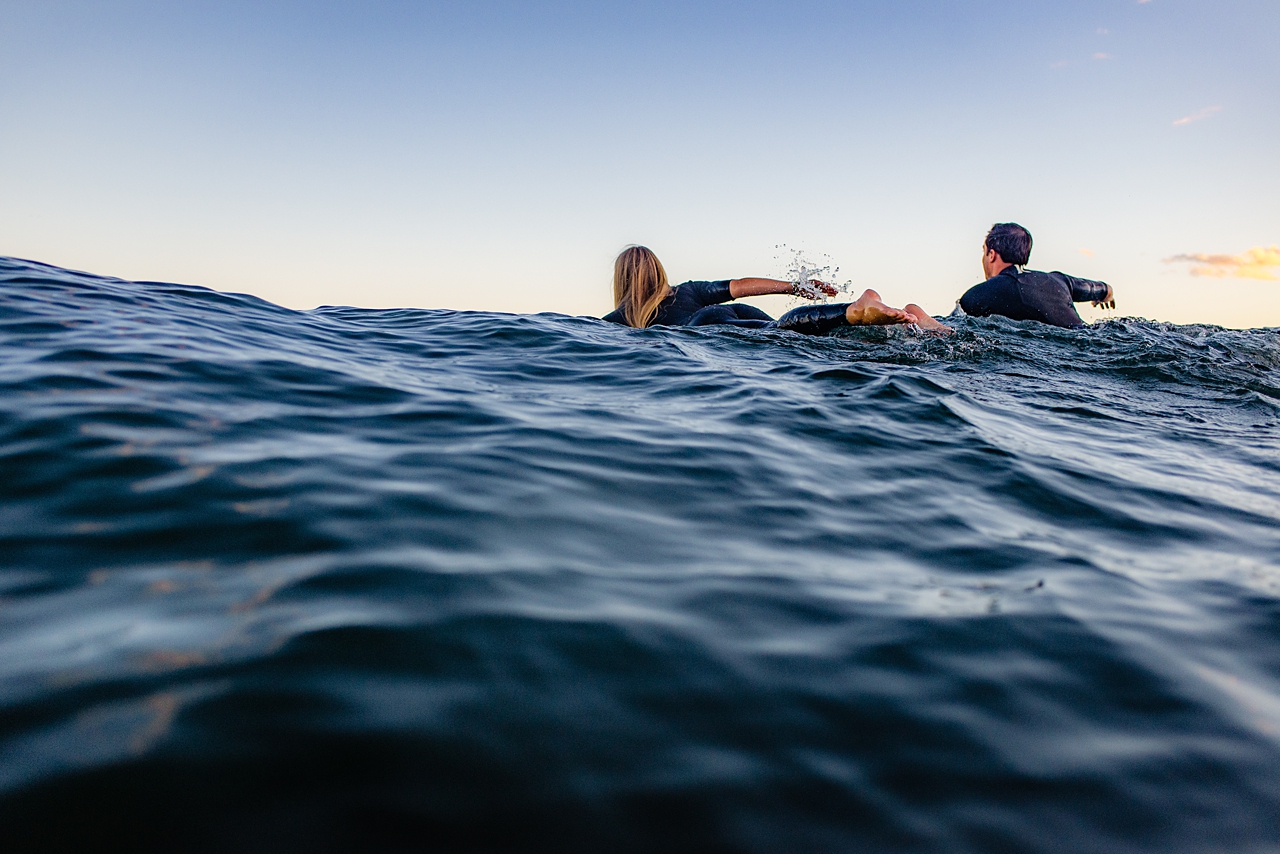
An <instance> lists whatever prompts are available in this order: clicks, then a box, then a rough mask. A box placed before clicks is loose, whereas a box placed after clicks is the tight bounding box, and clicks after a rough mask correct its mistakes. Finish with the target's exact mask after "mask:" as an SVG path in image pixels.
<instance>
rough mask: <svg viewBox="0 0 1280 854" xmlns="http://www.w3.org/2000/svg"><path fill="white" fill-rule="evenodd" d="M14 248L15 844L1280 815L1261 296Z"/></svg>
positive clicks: (488, 838) (972, 832)
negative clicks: (509, 280) (349, 285)
mask: <svg viewBox="0 0 1280 854" xmlns="http://www.w3.org/2000/svg"><path fill="white" fill-rule="evenodd" d="M0 280H2V282H0V384H2V385H0V388H2V389H3V393H2V394H0V491H2V492H0V496H2V498H0V834H2V835H3V839H4V846H3V847H4V848H5V850H6V851H26V850H44V851H47V850H59V849H64V850H96V849H99V848H101V847H104V846H105V845H106V843H109V842H110V843H123V844H128V845H130V846H132V850H145V851H175V850H176V851H271V852H277V851H346V850H362V851H399V850H404V851H431V850H435V851H555V852H567V851H583V852H587V851H592V852H594V851H608V852H682V851H689V852H695V851H696V852H730V851H733V852H774V851H785V852H792V851H841V852H845V851H948V852H969V851H973V852H979V851H981V852H986V851H1018V852H1038V851H1045V852H1049V851H1053V852H1064V851H1072V852H1074V851H1079V852H1095V851H1150V852H1168V851H1179V852H1195V851H1220V850H1235V851H1246V850H1247V851H1263V850H1276V849H1277V847H1280V525H1278V523H1280V430H1278V428H1280V343H1278V341H1277V335H1276V332H1275V331H1274V330H1253V331H1243V332H1241V331H1224V330H1222V329H1217V328H1213V327H1178V326H1169V325H1163V324H1154V323H1147V322H1137V321H1115V322H1110V323H1106V324H1103V325H1100V326H1097V327H1093V328H1089V329H1085V330H1082V331H1064V330H1057V329H1052V328H1048V327H1044V326H1040V325H1036V324H1014V323H1008V322H1004V321H998V320H990V321H986V320H983V321H978V320H967V319H962V320H957V321H955V323H956V326H957V330H958V331H957V334H955V335H954V336H952V337H950V338H948V339H945V340H942V339H936V338H929V337H925V336H922V335H920V334H918V333H913V332H912V331H911V330H908V329H905V328H896V329H874V330H865V331H853V332H851V334H848V335H845V336H843V337H834V338H826V339H815V338H805V337H801V336H796V335H791V334H788V333H778V332H750V331H732V330H731V331H724V330H714V329H671V330H647V331H643V330H630V329H624V328H621V327H616V326H612V325H607V324H604V323H601V322H598V321H593V320H590V319H584V318H571V317H561V316H554V315H541V316H535V317H520V316H512V315H502V314H484V313H469V312H452V311H425V310H398V311H372V310H363V309H354V308H321V309H316V310H314V311H309V312H296V311H290V310H287V309H283V308H279V307H277V306H274V305H271V304H268V303H265V302H262V301H261V300H257V299H254V298H251V297H245V296H235V295H229V294H221V293H215V292H212V291H208V290H204V289H201V288H196V287H188V286H181V285H169V284H158V283H136V282H124V281H119V280H114V279H104V278H98V277H93V276H87V275H83V274H75V273H69V272H67V271H64V270H59V269H56V268H51V267H46V266H42V265H38V264H32V263H27V262H21V261H15V260H12V259H0Z"/></svg>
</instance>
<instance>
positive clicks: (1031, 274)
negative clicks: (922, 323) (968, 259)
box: [960, 267, 1107, 328]
mask: <svg viewBox="0 0 1280 854" xmlns="http://www.w3.org/2000/svg"><path fill="white" fill-rule="evenodd" d="M1106 295H1107V285H1106V283H1105V282H1093V281H1090V280H1088V279H1077V278H1075V277H1074V276H1068V275H1067V274H1066V273H1041V272H1040V271H1039V270H1023V271H1019V270H1018V268H1017V267H1005V268H1004V269H1003V270H1001V271H1000V272H999V273H998V274H997V275H995V276H992V277H991V278H990V279H987V280H986V281H985V282H983V283H982V284H980V285H974V286H973V287H971V288H969V290H967V291H965V294H964V296H962V297H960V307H961V308H962V309H964V313H965V314H970V315H973V316H974V317H986V316H988V315H991V314H999V315H1002V316H1004V317H1008V318H1011V319H1013V320H1038V321H1040V322H1041V323H1050V324H1052V325H1054V326H1065V327H1068V328H1070V327H1075V326H1084V321H1083V320H1081V319H1080V315H1079V314H1078V313H1077V312H1076V307H1075V306H1074V305H1072V303H1076V302H1087V301H1090V300H1100V299H1102V298H1104V297H1105V296H1106Z"/></svg>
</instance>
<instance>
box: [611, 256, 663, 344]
mask: <svg viewBox="0 0 1280 854" xmlns="http://www.w3.org/2000/svg"><path fill="white" fill-rule="evenodd" d="M669 296H671V285H670V284H668V283H667V271H666V270H664V269H662V262H661V261H659V260H658V256H657V255H654V254H653V251H652V250H651V249H648V248H647V247H644V246H628V247H627V248H626V249H623V250H622V252H621V253H620V254H619V255H618V259H617V260H616V261H614V262H613V301H614V303H615V304H616V305H617V306H618V308H620V309H622V316H623V317H625V318H626V319H627V324H628V325H630V326H634V327H636V328H637V329H643V328H644V327H646V326H648V325H649V324H650V323H651V322H652V321H653V316H654V315H655V314H657V313H658V306H659V305H660V304H661V303H662V301H663V300H664V299H666V298H667V297H669Z"/></svg>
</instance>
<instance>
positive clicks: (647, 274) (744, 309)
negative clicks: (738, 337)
mask: <svg viewBox="0 0 1280 854" xmlns="http://www.w3.org/2000/svg"><path fill="white" fill-rule="evenodd" d="M814 284H815V285H817V286H819V287H820V288H821V289H822V290H823V292H824V293H825V294H826V295H827V296H833V295H835V292H836V289H835V288H833V287H831V286H830V285H827V284H821V283H818V282H815V283H814ZM798 293H799V292H798V291H797V289H796V285H795V284H794V283H793V282H781V281H778V280H777V279H723V280H721V281H718V282H685V283H684V284H683V285H680V286H678V287H675V288H673V287H671V285H670V284H668V282H667V271H666V270H664V269H663V268H662V262H661V261H659V260H658V256H657V255H655V254H653V250H651V249H648V248H647V247H644V246H628V247H627V248H626V249H624V250H622V254H620V255H619V256H618V259H617V260H616V261H614V262H613V301H614V304H615V305H617V308H616V309H614V310H613V311H611V312H609V313H608V314H606V315H605V316H604V319H605V320H608V321H610V322H611V323H621V324H623V325H625V326H634V327H636V328H638V329H643V328H644V327H646V326H689V325H693V326H706V325H708V324H711V323H724V322H741V321H747V322H746V323H738V325H744V326H745V325H751V326H763V325H764V324H766V323H770V322H772V321H773V318H772V317H770V316H769V315H767V314H765V313H764V312H763V311H761V310H760V309H758V308H756V307H755V306H750V305H738V304H735V305H721V303H726V302H729V300H735V299H740V298H741V297H754V296H762V295H764V294H798ZM804 295H805V296H810V295H808V294H804ZM817 296H818V295H817V294H816V293H815V294H813V295H811V298H816V297H817ZM711 306H717V307H718V308H717V309H716V310H714V311H713V312H704V311H703V309H707V308H710V307H711Z"/></svg>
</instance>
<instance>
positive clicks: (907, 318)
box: [844, 290, 915, 326]
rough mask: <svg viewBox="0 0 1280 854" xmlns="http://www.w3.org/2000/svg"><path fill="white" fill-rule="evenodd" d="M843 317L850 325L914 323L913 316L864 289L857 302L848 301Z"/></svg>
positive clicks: (871, 291) (873, 292)
mask: <svg viewBox="0 0 1280 854" xmlns="http://www.w3.org/2000/svg"><path fill="white" fill-rule="evenodd" d="M844 319H845V320H847V321H849V325H850V326H885V325H887V324H890V323H915V318H914V317H913V316H912V315H910V314H908V313H907V312H905V311H903V310H902V309H900V308H891V307H890V306H887V305H885V304H884V303H883V302H881V301H880V295H879V294H878V293H876V292H875V291H873V290H865V291H863V292H862V296H860V297H858V301H857V302H851V303H849V307H848V308H847V309H845V311H844Z"/></svg>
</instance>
